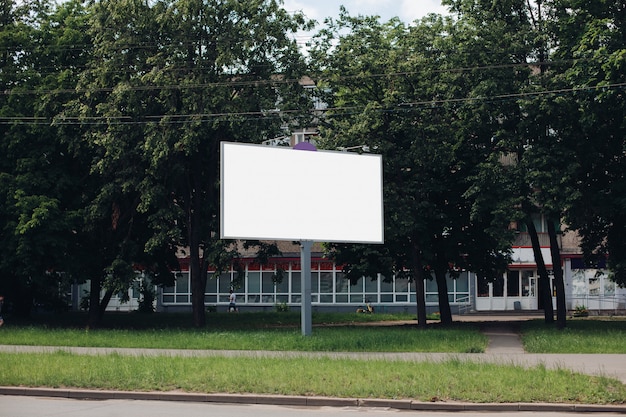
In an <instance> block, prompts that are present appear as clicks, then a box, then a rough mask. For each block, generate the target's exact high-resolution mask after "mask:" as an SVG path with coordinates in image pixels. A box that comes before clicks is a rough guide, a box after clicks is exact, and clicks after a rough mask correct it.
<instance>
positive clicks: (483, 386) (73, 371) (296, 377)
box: [0, 313, 626, 404]
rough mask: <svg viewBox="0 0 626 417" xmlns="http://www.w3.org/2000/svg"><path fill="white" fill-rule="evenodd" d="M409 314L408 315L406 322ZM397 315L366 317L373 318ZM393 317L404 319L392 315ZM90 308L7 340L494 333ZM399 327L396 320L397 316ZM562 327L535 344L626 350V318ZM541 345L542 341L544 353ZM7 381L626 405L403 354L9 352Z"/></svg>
mask: <svg viewBox="0 0 626 417" xmlns="http://www.w3.org/2000/svg"><path fill="white" fill-rule="evenodd" d="M404 320H409V322H408V324H407V322H404ZM374 321H386V322H388V323H383V324H386V325H382V324H376V323H370V324H371V325H365V324H367V323H366V322H374ZM393 321H396V322H398V323H389V322H393ZM84 323H85V317H84V315H82V314H67V315H61V316H46V315H42V316H38V317H36V318H35V319H33V320H31V321H29V322H19V321H17V320H8V321H7V324H6V325H5V326H4V327H2V328H1V329H0V333H1V337H2V344H20V345H22V344H23V345H46V346H94V347H136V348H141V347H143V348H168V349H171V348H172V349H217V350H220V349H229V350H237V349H245V350H273V351H281V350H293V351H326V352H333V351H334V352H341V351H356V352H383V351H386V352H453V353H454V352H459V353H460V352H482V351H484V349H485V345H486V343H487V339H486V337H485V336H484V335H482V334H481V333H480V332H479V330H478V327H477V326H476V325H475V324H472V323H457V324H456V325H455V326H453V327H451V328H444V327H441V326H439V325H437V324H435V325H432V326H429V328H428V329H427V330H418V329H416V327H415V323H414V320H412V317H411V316H407V315H402V316H397V315H383V314H373V315H368V314H314V315H313V324H314V328H313V334H312V335H311V336H307V337H304V336H302V335H301V330H300V316H299V314H297V313H242V314H226V313H219V314H215V313H211V314H209V315H208V316H207V326H206V327H205V328H202V329H196V328H193V327H192V326H191V317H190V316H189V315H185V314H183V315H180V314H179V315H177V314H154V315H141V314H126V313H125V314H108V315H107V316H106V319H105V322H104V323H103V327H102V328H100V329H98V330H94V329H87V328H85V327H84ZM390 324H392V325H390ZM567 324H568V327H567V329H565V330H564V331H557V330H556V329H555V328H554V327H553V326H546V325H544V324H543V322H542V321H541V320H537V321H532V322H528V323H524V324H523V325H522V327H521V329H522V333H523V340H524V343H525V345H526V348H527V349H528V350H529V351H537V352H563V353H565V352H567V353H569V352H571V353H587V352H591V353H626V352H625V350H624V347H623V345H624V343H623V341H624V340H625V338H624V336H626V334H625V333H624V332H625V327H626V321H618V320H610V321H599V320H595V319H575V320H569V321H568V323H567ZM541 349H543V350H541ZM0 363H1V364H2V365H1V366H0V385H6V386H30V387H65V388H69V387H72V388H91V389H111V390H137V391H173V390H174V391H175V390H180V391H185V392H206V393H218V392H219V393H258V394H280V395H322V396H333V397H347V398H398V399H404V398H409V399H414V400H419V401H467V402H502V403H506V402H549V403H589V404H624V403H625V402H626V400H625V399H626V385H624V384H622V383H621V382H619V381H617V380H615V379H612V378H605V377H595V376H587V375H581V374H577V373H574V372H572V371H570V370H567V369H557V370H548V369H546V368H545V367H544V366H537V367H534V368H530V369H526V368H522V367H517V366H506V365H496V364H489V363H482V362H477V363H475V362H469V361H467V362H466V361H463V360H460V359H456V360H448V361H447V362H444V363H437V362H406V361H384V360H371V359H369V360H355V359H330V358H319V359H308V358H307V359H303V358H299V359H295V358H287V357H286V358H283V359H276V358H272V359H270V358H261V357H255V358H251V357H237V358H229V357H202V358H200V357H188V358H185V357H170V356H157V357H147V356H139V357H127V356H122V355H118V354H111V355H101V356H87V355H84V356H83V355H75V354H70V353H64V352H57V353H50V354H27V353H0Z"/></svg>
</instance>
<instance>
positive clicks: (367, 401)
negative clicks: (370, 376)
mask: <svg viewBox="0 0 626 417" xmlns="http://www.w3.org/2000/svg"><path fill="white" fill-rule="evenodd" d="M0 395H17V396H31V397H56V398H68V399H75V400H144V401H185V402H198V403H204V402H206V403H224V404H267V405H287V406H299V407H357V408H358V407H363V408H386V409H395V410H414V411H491V412H495V411H500V412H514V411H535V412H557V411H558V412H570V413H573V412H577V413H619V414H626V405H595V404H551V403H461V402H445V401H433V402H420V401H413V400H388V399H372V398H360V399H358V398H335V397H307V396H297V395H293V396H292V395H259V394H224V393H214V394H201V393H185V392H155V391H150V392H140V391H108V390H87V389H68V388H28V387H0Z"/></svg>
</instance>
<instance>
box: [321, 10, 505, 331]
mask: <svg viewBox="0 0 626 417" xmlns="http://www.w3.org/2000/svg"><path fill="white" fill-rule="evenodd" d="M452 29H453V24H452V22H451V21H445V20H444V19H443V18H441V17H440V16H435V15H433V16H431V17H429V18H427V19H424V20H423V21H421V22H416V23H415V25H414V26H411V27H409V28H406V27H405V26H404V25H402V24H401V23H400V22H399V21H396V20H392V21H390V22H388V23H385V24H380V23H379V22H378V20H377V19H376V18H375V17H374V18H369V17H356V18H355V17H350V16H348V15H347V13H346V12H345V10H344V11H343V12H342V15H341V16H340V20H339V21H338V22H330V26H329V28H328V29H327V30H325V31H322V32H321V33H320V36H319V37H318V39H317V45H316V48H315V50H314V52H313V53H312V57H313V60H314V61H316V62H318V63H319V64H320V65H321V67H322V69H323V71H324V72H323V77H324V81H325V85H324V87H325V88H327V89H328V91H329V92H330V94H329V95H328V96H327V97H325V99H326V101H327V102H328V103H330V109H329V111H328V112H326V117H325V120H324V121H323V126H322V131H321V133H322V146H323V147H326V148H329V149H332V148H336V147H338V146H344V147H345V146H356V145H367V146H369V147H370V149H374V150H375V152H377V153H380V154H382V155H383V161H384V164H383V170H384V181H383V182H384V201H385V245H384V246H382V247H372V246H368V247H363V246H353V245H338V244H335V245H332V247H331V250H332V251H333V254H334V256H335V257H336V259H337V260H338V262H340V263H344V264H345V265H346V270H347V272H348V276H350V277H351V278H352V279H353V280H356V279H358V278H360V276H363V275H365V276H375V275H373V273H374V271H375V269H376V268H378V271H379V272H381V271H383V272H384V275H385V276H386V277H391V274H396V276H403V275H406V274H407V273H408V271H410V273H411V277H412V279H413V281H414V282H415V287H416V291H417V297H416V298H417V316H418V324H419V325H420V326H422V327H423V326H426V302H425V293H424V282H425V280H426V279H431V278H432V276H431V274H434V278H435V279H436V281H437V288H438V293H439V308H440V312H441V315H442V322H443V323H450V322H451V321H452V316H451V310H450V305H449V301H448V290H447V284H446V276H450V275H451V276H453V277H454V276H455V273H456V271H457V270H458V268H463V267H467V266H468V265H471V264H473V265H478V264H479V263H481V265H482V267H483V268H485V267H486V265H487V263H486V262H484V260H485V259H486V257H485V256H483V255H482V253H481V254H480V257H481V258H482V261H480V262H479V261H478V254H479V252H481V251H479V250H473V249H476V248H477V247H480V248H481V249H482V250H484V251H485V252H489V253H494V252H496V253H500V250H501V249H502V247H494V246H493V245H494V244H495V243H497V242H500V241H498V240H496V239H494V238H493V237H491V236H489V230H488V229H487V230H486V229H485V228H481V227H478V225H479V224H480V225H481V226H484V224H485V222H489V221H490V220H484V219H480V220H479V219H477V218H476V217H475V216H474V217H472V204H471V201H470V200H468V198H467V196H468V195H469V194H468V187H469V186H470V182H469V178H470V176H471V175H472V173H474V172H475V168H474V167H475V165H476V163H477V161H480V160H481V159H483V158H485V154H486V152H487V151H488V149H485V147H484V146H483V147H482V148H481V146H479V145H478V144H477V143H476V141H474V140H471V138H467V137H466V136H464V135H463V134H461V133H462V132H463V130H458V129H459V126H460V120H461V119H460V113H459V106H458V102H459V101H460V99H462V98H463V97H465V95H466V94H467V93H468V90H467V88H466V87H464V85H463V84H458V83H457V82H458V81H459V79H458V78H457V77H456V76H455V75H454V69H450V70H446V68H445V67H446V65H447V61H448V60H449V59H450V57H451V56H452V55H453V54H454V45H453V43H452V42H450V41H448V40H447V38H446V33H449V31H450V30H452ZM342 31H343V32H345V31H347V34H342ZM333 42H334V43H336V46H335V47H334V49H332V54H329V55H325V51H326V50H327V48H328V47H330V45H332V44H333ZM490 137H491V136H490ZM488 142H489V139H487V143H488ZM481 149H482V150H481ZM476 213H477V212H474V214H476ZM481 222H482V223H481ZM507 224H508V220H507ZM470 230H471V231H472V234H471V236H470V235H469V234H468V231H470ZM470 257H471V258H472V259H470ZM499 258H500V259H505V258H506V256H505V255H502V256H500V257H499ZM492 264H493V263H492Z"/></svg>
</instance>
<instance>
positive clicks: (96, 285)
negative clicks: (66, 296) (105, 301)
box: [87, 276, 102, 329]
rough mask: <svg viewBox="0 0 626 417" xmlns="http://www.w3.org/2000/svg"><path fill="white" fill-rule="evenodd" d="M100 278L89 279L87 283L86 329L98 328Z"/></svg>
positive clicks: (99, 316)
mask: <svg viewBox="0 0 626 417" xmlns="http://www.w3.org/2000/svg"><path fill="white" fill-rule="evenodd" d="M101 281H102V280H101V279H100V277H98V278H95V276H94V278H91V280H90V282H89V312H88V313H87V327H88V328H90V329H96V328H98V326H100V320H101V319H102V316H101V314H100V283H101Z"/></svg>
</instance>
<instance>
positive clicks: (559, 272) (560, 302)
mask: <svg viewBox="0 0 626 417" xmlns="http://www.w3.org/2000/svg"><path fill="white" fill-rule="evenodd" d="M548 234H549V236H550V255H551V256H552V273H553V274H554V284H555V286H556V327H557V328H558V329H564V328H565V326H566V324H567V308H566V306H565V283H564V282H563V268H562V267H561V251H560V249H559V242H558V241H557V239H556V227H555V226H554V222H553V221H552V219H550V218H549V219H548Z"/></svg>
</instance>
